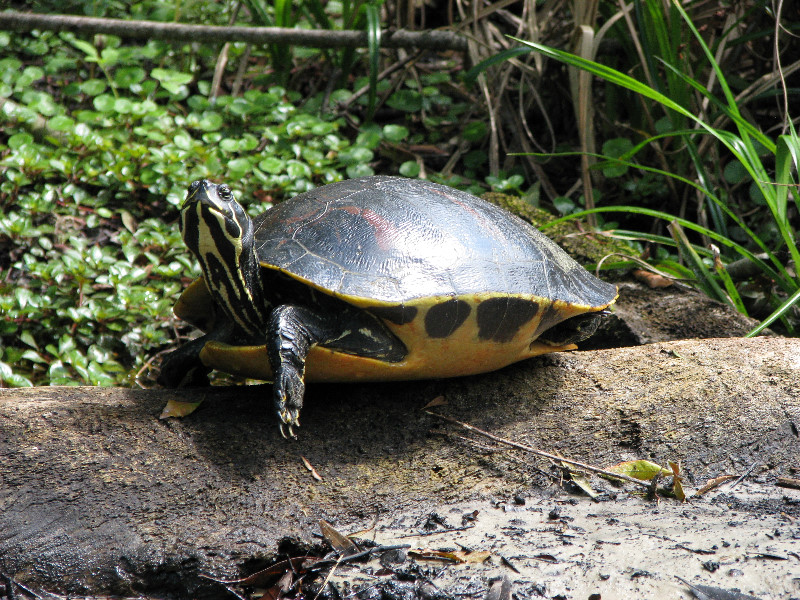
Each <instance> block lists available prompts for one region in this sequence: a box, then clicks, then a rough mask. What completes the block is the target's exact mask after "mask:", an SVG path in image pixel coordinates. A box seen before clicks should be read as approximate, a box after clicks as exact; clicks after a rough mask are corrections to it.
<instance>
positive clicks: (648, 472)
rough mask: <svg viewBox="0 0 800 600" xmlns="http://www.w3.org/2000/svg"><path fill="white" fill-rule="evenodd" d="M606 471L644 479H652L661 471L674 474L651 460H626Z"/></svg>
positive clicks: (663, 473)
mask: <svg viewBox="0 0 800 600" xmlns="http://www.w3.org/2000/svg"><path fill="white" fill-rule="evenodd" d="M606 471H611V472H612V473H619V474H620V475H627V476H628V477H634V478H635V479H641V480H642V481H650V480H651V479H652V478H653V477H655V476H656V475H657V474H658V473H659V472H660V473H661V474H662V475H672V471H669V470H668V469H665V468H664V467H662V466H661V465H657V464H656V463H654V462H650V461H649V460H626V461H625V462H621V463H618V464H616V465H614V466H612V467H607V468H606Z"/></svg>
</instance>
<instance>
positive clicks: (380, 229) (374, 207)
mask: <svg viewBox="0 0 800 600" xmlns="http://www.w3.org/2000/svg"><path fill="white" fill-rule="evenodd" d="M253 224H254V239H255V248H256V253H257V256H258V258H259V261H260V263H261V265H262V272H263V273H264V277H265V278H267V279H268V278H269V277H272V276H273V275H274V274H276V273H278V274H280V275H281V276H282V277H285V278H286V277H288V278H289V279H291V280H292V281H293V283H295V284H301V285H302V286H303V287H306V288H310V289H313V290H316V292H322V293H324V295H325V296H328V297H334V298H336V299H338V300H340V301H344V302H346V303H348V304H350V305H353V306H356V307H359V308H361V309H364V310H366V311H368V312H369V313H371V314H372V315H374V316H375V317H376V318H378V319H380V320H381V322H382V323H383V325H385V326H386V327H387V328H388V329H389V330H390V331H391V333H392V334H393V335H394V336H396V337H397V338H398V339H399V340H401V341H402V343H403V344H404V345H405V347H406V348H407V354H406V356H405V358H404V359H403V360H398V361H391V362H390V361H381V360H377V359H375V358H370V357H364V356H358V352H357V349H356V350H353V349H352V348H351V349H349V350H348V351H346V352H342V351H340V350H337V349H336V348H335V347H329V348H314V349H313V350H312V353H311V354H310V355H309V357H308V360H307V361H306V365H307V371H306V379H308V380H312V381H313V380H351V379H407V378H418V377H442V376H453V375H464V374H469V373H477V372H483V371H489V370H493V369H496V368H499V367H502V366H505V365H507V364H509V363H511V362H515V361H517V360H521V359H523V358H527V357H530V356H535V355H537V354H542V353H544V352H552V351H556V350H563V349H569V348H574V347H575V346H574V345H572V344H570V343H563V344H559V343H553V342H549V343H545V342H539V343H537V341H536V340H537V338H539V336H540V335H541V334H542V333H543V332H544V331H546V330H548V329H550V328H551V327H553V326H554V325H556V324H558V323H559V322H561V321H564V320H566V319H569V318H571V317H574V316H577V315H581V314H584V313H590V312H597V311H600V310H602V309H603V308H605V307H607V306H608V305H609V304H611V303H612V302H613V301H614V300H615V298H616V296H617V289H616V286H614V285H612V284H609V283H606V282H604V281H601V280H600V279H598V278H596V277H594V276H593V275H592V274H590V273H589V272H588V271H586V270H585V269H584V268H583V267H581V266H580V265H579V264H578V263H576V262H575V261H574V260H573V259H572V258H570V257H569V256H568V255H567V254H566V253H565V252H564V251H563V250H562V249H561V248H559V247H558V246H557V245H556V244H555V243H554V242H553V241H551V240H550V239H549V238H548V237H546V236H545V235H544V234H542V233H541V232H539V231H538V230H536V229H535V228H533V227H531V226H530V225H528V224H527V223H525V222H524V221H522V220H521V219H519V218H518V217H516V216H513V215H511V214H509V213H507V212H506V211H504V210H503V209H501V208H499V207H497V206H495V205H493V204H490V203H488V202H486V201H484V200H481V199H479V198H477V197H475V196H472V195H471V194H468V193H465V192H461V191H458V190H455V189H452V188H449V187H446V186H443V185H438V184H435V183H431V182H428V181H422V180H412V179H403V178H398V177H366V178H360V179H352V180H348V181H343V182H340V183H333V184H329V185H325V186H322V187H319V188H317V189H315V190H312V191H310V192H307V193H304V194H301V195H299V196H296V197H294V198H292V199H290V200H288V201H286V202H284V203H282V204H279V205H277V206H275V207H274V208H272V209H270V210H268V211H267V212H265V213H263V214H261V215H259V216H258V217H256V218H255V219H254V220H253ZM202 287H205V286H202ZM273 287H277V286H273ZM198 289H200V288H199V287H195V288H194V291H192V288H190V289H189V290H187V292H186V293H185V294H184V297H185V298H182V301H183V307H182V308H179V307H176V313H177V314H178V316H181V317H182V318H184V319H185V320H188V321H190V322H195V323H196V321H197V320H196V319H195V320H194V321H193V314H194V313H199V312H202V311H198V310H195V309H194V308H193V307H199V306H200V305H202V304H207V303H208V302H207V295H206V294H207V292H204V291H203V290H202V289H201V291H200V292H198ZM266 294H267V296H268V298H269V299H270V300H271V301H272V302H273V303H274V304H279V303H281V302H283V301H284V300H283V298H281V291H280V290H279V289H275V290H274V291H270V289H269V288H268V289H267V290H266ZM179 304H180V303H179ZM206 314H207V312H206ZM198 325H199V323H198ZM204 328H205V327H204ZM202 358H203V361H204V362H205V363H206V364H207V365H208V366H212V367H214V368H218V369H221V370H224V371H228V372H234V373H241V374H244V375H248V376H251V377H259V378H263V379H269V373H270V371H269V364H268V360H267V359H266V354H265V352H264V350H263V347H261V346H251V347H236V346H230V345H227V344H222V343H218V342H210V343H209V344H208V347H207V348H206V349H205V350H204V351H203V355H202Z"/></svg>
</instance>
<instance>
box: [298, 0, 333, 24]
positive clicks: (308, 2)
mask: <svg viewBox="0 0 800 600" xmlns="http://www.w3.org/2000/svg"><path fill="white" fill-rule="evenodd" d="M302 6H303V8H304V9H305V10H304V11H303V12H305V13H306V14H307V15H310V16H311V17H312V18H309V21H311V22H313V23H315V24H316V25H317V27H318V28H321V29H326V30H330V29H333V24H332V23H331V20H330V19H329V18H328V13H326V12H325V6H324V5H323V4H322V2H320V0H305V2H303V3H302Z"/></svg>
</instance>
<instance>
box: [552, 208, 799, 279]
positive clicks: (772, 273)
mask: <svg viewBox="0 0 800 600" xmlns="http://www.w3.org/2000/svg"><path fill="white" fill-rule="evenodd" d="M591 212H596V213H607V212H623V213H632V214H639V215H644V216H648V217H654V218H656V219H662V220H664V221H668V222H671V221H676V222H677V223H678V224H679V225H680V226H681V227H683V228H684V229H689V230H691V231H695V232H697V233H699V234H701V235H705V236H707V237H709V238H710V239H712V240H714V241H715V242H716V243H718V244H720V245H721V246H725V247H726V248H730V249H731V250H733V251H735V252H737V253H739V254H740V255H741V256H743V257H745V258H747V259H748V260H750V261H751V262H753V263H754V264H756V265H757V266H758V268H759V269H760V270H761V271H762V272H763V273H764V274H765V275H766V276H767V277H770V278H772V279H774V280H775V283H776V284H777V285H779V286H780V287H781V289H783V290H784V291H785V292H786V293H789V294H791V293H793V292H794V290H795V289H796V286H795V285H794V284H793V283H792V279H791V276H789V275H788V273H786V269H785V267H783V266H782V265H781V266H780V268H779V270H778V271H776V270H775V269H773V268H772V266H770V264H769V263H767V262H765V261H764V260H762V259H760V258H758V257H757V256H756V255H755V254H753V253H752V252H750V250H748V249H747V248H745V247H744V246H742V245H741V244H739V243H737V242H735V241H733V240H732V239H730V238H726V237H725V236H723V235H720V234H719V233H717V232H716V231H712V230H711V229H708V228H706V227H703V226H702V225H698V224H696V223H692V222H691V221H687V220H686V219H681V218H678V217H675V216H674V215H671V214H669V213H665V212H662V211H659V210H653V209H651V208H642V207H640V206H603V207H600V208H593V209H591V210H582V211H580V212H576V213H572V214H570V215H567V216H564V217H560V218H558V219H554V220H553V221H550V222H548V223H545V224H543V225H541V226H540V229H541V230H543V231H544V230H546V229H547V228H549V227H553V226H555V225H558V224H559V223H561V222H563V221H570V220H574V219H580V218H581V217H584V216H586V215H587V214H588V213H591Z"/></svg>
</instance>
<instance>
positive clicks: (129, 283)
mask: <svg viewBox="0 0 800 600" xmlns="http://www.w3.org/2000/svg"><path fill="white" fill-rule="evenodd" d="M290 5H291V6H290ZM223 6H224V10H220V9H219V7H220V5H219V4H218V3H214V2H207V1H205V0H196V1H194V2H191V3H166V2H155V1H148V2H141V3H137V4H135V5H133V6H132V7H127V6H122V5H121V4H118V3H112V2H96V3H48V2H38V3H36V6H35V7H34V8H35V9H36V10H38V11H40V12H54V13H55V12H64V11H69V10H72V11H74V12H78V13H85V14H90V13H91V15H92V16H105V17H117V18H138V19H149V20H153V21H158V20H161V21H182V22H187V23H203V24H216V25H227V24H230V23H238V24H247V25H258V24H279V25H293V26H296V27H316V28H330V29H343V28H349V27H358V28H364V29H367V28H370V30H371V31H372V35H371V36H370V39H372V40H373V43H372V45H371V47H370V48H365V49H362V50H358V51H350V50H324V51H323V50H315V49H310V48H289V49H286V48H282V47H279V46H270V47H267V48H263V49H262V48H256V47H251V46H248V45H246V44H243V43H230V44H226V45H225V46H223V45H222V44H219V43H204V42H203V41H197V42H194V43H186V44H177V43H176V44H171V43H168V42H165V41H157V40H154V41H150V42H148V43H136V42H132V41H128V40H122V39H120V38H116V37H114V36H109V35H95V36H88V37H82V38H78V37H75V36H74V35H72V34H68V33H54V32H50V31H34V32H30V33H10V32H2V31H0V48H2V52H1V53H0V56H2V58H0V103H2V107H3V111H2V117H1V118H2V120H3V121H2V122H3V128H2V132H0V171H1V172H2V179H1V180H0V313H1V314H2V315H3V319H2V321H0V386H9V385H12V386H13V385H47V384H70V385H74V384H82V383H83V384H102V385H134V384H135V383H136V382H138V383H139V384H143V385H148V384H149V382H150V381H151V379H150V377H149V375H150V373H151V369H150V368H149V367H151V366H152V365H153V364H157V363H158V361H159V360H160V358H159V356H160V354H161V353H163V352H165V351H167V350H169V349H171V348H172V347H174V346H175V345H176V343H177V342H178V340H179V339H180V338H183V337H184V336H186V335H187V334H188V333H189V329H188V328H185V327H182V326H181V325H180V324H179V323H177V322H176V321H175V320H174V318H172V317H171V307H172V305H173V303H174V300H175V298H176V297H177V295H178V294H179V292H180V290H182V289H183V288H184V287H185V286H186V284H187V283H188V282H189V281H190V280H192V279H193V278H194V277H196V276H197V275H198V271H197V267H196V265H194V264H193V261H192V260H191V258H190V256H189V254H188V253H187V252H186V250H185V249H184V247H183V243H182V241H181V239H180V235H179V233H178V229H177V223H176V219H177V214H178V213H177V211H178V207H179V205H180V203H181V201H182V199H183V196H184V194H185V188H186V185H188V183H189V182H191V181H192V180H194V179H197V178H200V177H209V178H212V179H214V180H216V181H226V182H228V183H229V184H231V186H232V187H233V189H234V192H235V193H236V194H237V196H239V197H240V198H241V199H242V200H243V201H244V202H245V203H246V204H247V205H248V209H249V210H250V212H251V214H256V213H258V212H260V211H262V210H264V209H266V208H267V207H268V206H269V205H270V204H271V203H272V202H275V201H280V200H282V199H285V198H287V197H290V196H291V195H294V194H296V193H299V192H302V191H305V190H307V189H310V188H312V187H315V186H318V185H322V184H325V183H328V182H331V181H335V180H339V179H343V178H347V177H357V176H360V175H369V174H372V173H382V174H402V175H406V176H411V177H417V176H421V177H428V178H431V179H434V180H436V181H440V182H442V183H447V184H450V185H456V186H458V187H462V188H465V189H469V190H470V191H473V192H476V193H480V192H482V191H485V190H486V189H488V188H489V187H492V188H494V189H496V190H499V191H509V192H514V193H520V194H522V195H524V196H525V197H526V199H527V200H528V201H530V202H533V203H536V204H542V205H544V206H546V207H549V208H550V209H552V210H554V211H556V212H561V213H562V214H565V215H569V214H574V213H576V212H579V211H581V210H582V209H584V208H589V209H592V207H599V208H601V209H603V211H604V212H602V213H597V211H590V213H589V214H591V215H595V214H599V215H600V218H599V220H598V221H597V223H596V225H597V226H598V227H601V228H603V229H604V230H605V231H606V233H614V234H616V235H620V236H622V237H625V238H628V239H629V240H631V243H632V244H634V247H635V248H637V249H638V250H639V251H640V252H641V253H642V255H643V257H645V258H650V259H656V261H657V262H658V263H659V267H660V268H662V269H666V270H669V271H671V272H672V273H673V274H676V275H679V276H682V277H686V278H690V279H692V280H696V281H698V282H699V285H701V286H703V287H704V288H705V289H706V290H707V291H708V292H709V293H710V294H712V295H714V296H715V297H718V298H719V299H721V300H722V301H730V302H731V303H732V304H734V305H735V306H736V307H737V309H739V310H742V311H747V312H748V313H749V314H751V315H754V316H756V317H758V318H764V317H766V316H767V315H769V314H770V313H771V312H773V311H774V310H775V309H776V307H778V305H780V304H781V303H785V304H786V305H787V306H789V305H790V303H791V301H792V299H793V298H796V294H797V289H798V278H797V275H796V269H795V267H794V265H795V264H796V261H797V256H796V237H795V236H796V232H797V229H798V206H797V196H796V194H795V187H793V186H795V184H796V180H795V179H794V173H795V168H796V163H797V158H796V152H797V143H796V137H795V136H794V134H793V130H792V127H791V124H792V123H793V121H792V115H796V114H797V110H796V109H795V108H794V107H795V106H797V101H796V98H797V92H796V90H795V89H794V88H792V86H791V85H790V84H787V85H785V86H782V85H781V78H780V76H781V74H785V75H786V77H789V76H790V75H791V74H792V73H794V71H795V69H797V67H798V65H800V51H799V50H798V46H800V44H798V43H797V41H796V39H795V38H794V37H793V36H795V35H796V33H797V32H798V31H800V27H798V22H800V18H798V15H796V14H789V13H786V12H785V13H784V16H783V18H782V19H780V20H779V23H780V27H779V28H778V29H776V28H775V23H776V20H775V14H774V13H773V12H771V7H770V5H768V4H766V3H764V2H760V1H752V2H745V3H739V4H737V5H736V6H735V7H729V6H727V5H722V4H719V3H716V2H692V3H688V4H687V5H686V9H685V10H684V9H679V7H677V5H675V4H673V3H670V2H668V1H665V2H663V3H658V2H656V3H653V2H639V1H634V2H632V3H630V4H624V3H622V4H619V3H613V2H602V3H599V4H596V5H595V8H594V10H589V9H588V8H587V9H586V10H584V9H583V8H581V7H582V4H581V3H575V4H574V5H572V4H568V3H566V2H563V1H556V2H552V3H545V4H543V5H540V6H537V5H536V3H535V2H532V1H530V0H521V1H520V2H519V3H517V4H515V5H513V6H509V7H503V6H499V5H492V6H491V7H490V8H489V9H487V10H484V11H477V10H474V8H475V7H474V6H472V5H471V4H469V3H465V2H457V3H454V4H453V5H452V8H453V10H452V11H450V12H449V13H448V12H447V11H442V10H437V9H436V7H435V6H431V7H428V8H426V6H419V7H417V9H416V11H401V10H399V9H398V6H399V4H397V5H395V3H393V2H389V1H387V2H383V3H378V2H342V3H335V2H328V3H320V2H314V1H311V0H309V1H308V2H301V3H286V2H264V1H258V0H251V1H249V2H242V3H238V2H235V3H234V2H232V3H226V4H224V5H223ZM23 8H25V7H23ZM534 14H535V16H536V19H532V15H534ZM376 18H379V19H380V21H381V22H382V24H383V25H384V26H400V27H407V28H414V27H436V26H442V25H447V26H452V27H453V28H455V29H457V30H459V31H462V32H465V33H467V34H468V37H469V39H470V40H472V42H471V45H470V50H469V53H468V56H469V59H470V61H471V63H472V64H475V65H478V67H476V68H475V69H473V70H472V71H469V70H468V69H467V65H468V62H467V61H466V60H465V57H464V56H461V55H458V54H457V53H452V52H450V53H438V54H437V53H431V52H425V51H421V50H409V51H389V50H382V51H381V52H380V53H378V52H377V51H376V45H375V43H374V42H375V39H374V37H375V30H376ZM534 24H535V25H536V26H534ZM576 32H582V33H583V37H581V38H580V39H581V40H583V41H582V42H581V44H576V43H575V42H574V37H575V33H576ZM590 32H591V35H590ZM511 36H514V37H516V38H519V39H522V40H525V41H526V42H533V43H534V44H543V45H540V46H538V49H539V50H540V51H541V52H545V53H548V54H549V56H552V57H553V58H557V59H559V60H566V58H565V56H566V55H563V54H559V53H558V52H556V51H548V50H546V49H545V46H547V47H556V48H568V49H571V50H574V51H575V54H576V55H578V56H583V57H585V59H597V60H596V61H595V62H596V63H599V64H612V65H613V66H614V67H616V70H617V71H619V72H620V73H627V74H630V75H631V76H633V78H634V80H635V81H636V82H639V83H641V84H642V86H646V87H647V88H649V89H650V90H652V92H653V93H651V94H649V95H648V93H645V90H644V87H641V88H639V89H632V87H631V86H629V87H627V88H626V87H624V86H623V87H619V86H618V85H616V84H617V83H619V81H615V80H614V77H606V81H607V82H608V84H604V85H602V86H601V85H598V82H597V81H595V83H594V85H593V86H592V85H589V84H591V79H589V80H588V82H587V79H586V78H581V77H580V76H579V75H576V73H577V72H578V71H577V70H576V71H567V70H565V69H564V68H562V67H561V66H560V65H559V64H558V63H557V62H556V61H554V60H544V59H543V57H542V55H541V54H539V53H536V52H530V51H529V50H530V48H528V47H525V46H522V45H521V44H520V43H519V42H517V41H515V40H514V39H513V38H512V37H511ZM620 49H622V51H620ZM774 49H777V53H776V54H775V56H773V57H772V59H768V60H766V62H765V61H764V60H762V59H763V58H764V57H765V56H767V57H768V56H770V55H771V54H772V53H773V50H774ZM504 50H508V52H507V53H504ZM776 57H779V58H780V60H781V61H782V62H781V63H780V65H779V63H778V60H777V58H776ZM486 59H488V60H486ZM567 62H569V61H567ZM572 64H573V65H575V66H580V67H582V68H588V67H589V63H587V62H586V60H584V62H582V63H581V62H580V61H577V62H576V61H573V63H572ZM778 66H781V68H780V69H778V68H777V67H778ZM596 73H597V71H596ZM604 73H606V74H608V73H609V72H608V71H605V72H604ZM598 74H600V75H603V73H598ZM633 87H636V86H633ZM565 97H566V98H572V99H573V102H572V103H571V104H569V103H565V102H564V98H565ZM664 98H666V99H667V100H668V101H669V102H672V103H674V106H673V105H670V104H669V102H667V103H664V102H663V99H664ZM662 105H663V106H664V107H665V108H663V109H662V108H661V106H662ZM592 106H594V107H595V110H594V112H593V113H592V112H591V111H590V109H591V107H592ZM687 113H688V114H687ZM702 124H705V125H706V126H707V127H704V126H703V125H702ZM715 132H717V133H715ZM742 144H743V145H742ZM545 155H546V156H545ZM593 155H597V156H598V157H600V158H599V159H594V158H592V157H593ZM604 158H605V159H608V158H613V159H616V162H614V163H613V164H612V163H611V162H605V163H603V162H599V161H601V160H603V159H604ZM632 204H635V205H636V208H635V209H630V208H625V209H620V208H613V207H614V206H623V205H624V206H630V205H632ZM611 208H613V210H617V211H618V210H624V212H613V213H612V212H610V209H611ZM612 215H613V219H614V220H611V219H612ZM666 215H671V216H675V217H678V219H677V220H676V223H675V225H674V226H673V234H674V238H673V237H672V236H670V235H669V234H668V232H667V231H666V229H665V228H664V226H663V225H662V223H663V222H664V221H665V217H666ZM653 217H655V219H653ZM687 230H688V234H686V231H687ZM684 234H685V235H684ZM684 239H685V240H686V241H685V242H684V241H683V240H684ZM676 240H677V241H676ZM710 241H715V243H716V245H717V246H718V247H719V249H720V253H719V254H715V253H714V252H715V251H714V250H713V249H710V248H709V247H708V246H707V242H710ZM678 249H680V252H679V251H678ZM739 258H743V259H745V262H746V263H749V264H755V265H756V267H757V268H756V270H755V272H753V271H752V270H750V271H747V272H746V274H745V275H744V276H743V277H742V278H741V279H737V280H733V279H731V278H730V277H729V274H730V273H733V269H731V270H729V269H728V268H727V266H728V264H729V263H732V262H735V261H737V260H738V259H739ZM779 326H780V327H782V330H783V331H785V332H792V331H794V330H795V329H796V327H797V325H796V316H795V314H794V313H793V312H792V311H791V310H789V311H786V312H784V313H783V316H782V322H780V323H779Z"/></svg>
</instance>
